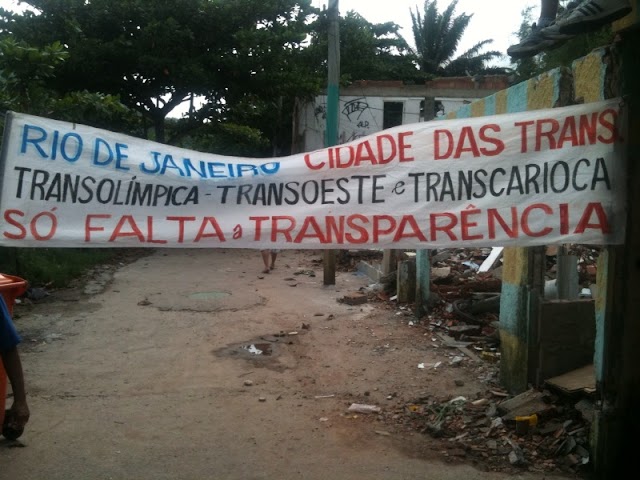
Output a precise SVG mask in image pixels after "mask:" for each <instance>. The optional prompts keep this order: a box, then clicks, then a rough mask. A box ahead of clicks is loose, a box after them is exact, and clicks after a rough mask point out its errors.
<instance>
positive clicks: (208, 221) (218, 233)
mask: <svg viewBox="0 0 640 480" xmlns="http://www.w3.org/2000/svg"><path fill="white" fill-rule="evenodd" d="M208 226H211V227H212V228H213V232H210V233H205V231H206V229H207V227H208ZM203 238H219V239H220V241H221V242H224V241H226V239H225V237H224V233H222V229H221V228H220V225H218V221H217V220H216V219H215V217H204V218H203V219H202V223H201V224H200V230H198V234H197V235H196V238H195V239H194V240H193V241H194V242H199V241H200V240H202V239H203Z"/></svg>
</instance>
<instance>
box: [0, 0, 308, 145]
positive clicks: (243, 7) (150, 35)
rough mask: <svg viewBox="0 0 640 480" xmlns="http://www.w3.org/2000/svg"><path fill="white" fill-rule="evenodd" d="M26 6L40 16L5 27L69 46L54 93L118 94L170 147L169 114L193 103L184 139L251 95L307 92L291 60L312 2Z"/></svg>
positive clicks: (74, 1) (44, 0)
mask: <svg viewBox="0 0 640 480" xmlns="http://www.w3.org/2000/svg"><path fill="white" fill-rule="evenodd" d="M24 3H26V4H28V5H30V6H31V7H33V8H34V9H35V11H36V13H33V12H30V11H25V12H24V13H22V14H14V15H8V14H7V13H6V12H5V14H4V15H3V21H2V23H1V24H0V28H2V30H3V31H5V32H9V33H12V34H13V35H15V36H16V37H17V38H19V39H23V40H26V41H28V42H29V43H31V44H33V45H35V46H42V45H45V44H48V43H51V42H53V41H59V42H61V43H63V44H65V45H67V47H68V51H69V53H70V56H69V60H68V61H67V62H66V63H65V65H64V67H63V69H62V71H61V73H60V75H59V76H57V77H56V86H57V88H58V89H60V90H61V91H62V90H64V91H82V90H85V89H86V90H88V91H91V92H103V93H107V94H114V95H118V96H119V97H120V98H121V99H122V102H123V103H124V104H125V105H127V106H128V107H130V108H132V109H134V110H137V111H138V112H140V113H141V114H142V115H143V116H144V117H145V118H146V119H147V121H149V122H150V123H151V124H152V125H153V127H154V139H155V140H157V141H161V142H162V141H165V118H166V117H167V115H168V114H169V113H170V112H171V111H172V110H173V109H174V108H175V107H176V106H178V105H180V104H181V103H183V102H185V101H188V100H189V99H190V98H192V97H193V96H202V97H204V98H205V99H206V102H207V104H206V105H205V107H204V108H202V109H199V110H197V111H195V110H194V111H192V112H191V114H190V115H189V116H188V118H187V119H186V121H185V122H183V125H181V128H180V129H178V133H179V134H180V135H184V134H185V132H186V130H188V127H193V128H195V127H198V126H199V125H201V124H202V122H204V121H209V122H224V121H227V120H228V119H229V117H230V116H233V115H234V113H233V110H234V108H235V107H236V106H237V105H242V104H243V103H246V98H247V96H248V97H249V98H255V97H259V98H272V99H273V98H278V97H279V96H284V95H286V94H289V93H290V92H291V91H295V90H292V88H291V87H292V86H295V87H299V86H300V84H302V85H303V86H308V85H307V83H308V82H307V81H306V80H305V79H306V78H307V75H306V74H305V72H304V71H302V70H301V69H300V68H297V65H296V63H295V59H296V56H297V53H299V52H300V50H301V49H302V43H303V42H304V40H305V38H306V36H307V32H308V28H309V27H308V25H307V24H306V23H305V21H306V19H307V17H308V15H309V14H310V13H311V12H312V11H313V10H312V8H311V6H310V1H309V0H302V1H294V0H91V1H85V0H24ZM301 79H303V80H302V81H301ZM268 125H270V124H268Z"/></svg>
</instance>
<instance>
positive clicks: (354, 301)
mask: <svg viewBox="0 0 640 480" xmlns="http://www.w3.org/2000/svg"><path fill="white" fill-rule="evenodd" d="M342 303H346V304H347V305H362V304H363V303H367V296H366V295H365V294H364V293H361V292H353V293H348V294H346V295H345V296H344V297H342Z"/></svg>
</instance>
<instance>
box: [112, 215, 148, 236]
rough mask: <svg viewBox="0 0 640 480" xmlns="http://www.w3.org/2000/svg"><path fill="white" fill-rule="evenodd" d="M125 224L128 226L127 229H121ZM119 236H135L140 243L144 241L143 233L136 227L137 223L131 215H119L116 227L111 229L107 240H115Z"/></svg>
mask: <svg viewBox="0 0 640 480" xmlns="http://www.w3.org/2000/svg"><path fill="white" fill-rule="evenodd" d="M125 224H126V225H128V226H129V228H130V230H129V231H123V229H124V227H125ZM120 237H125V238H126V237H136V238H137V239H138V241H139V242H140V243H144V242H145V237H144V234H143V233H142V231H141V230H140V229H139V228H138V224H137V223H136V221H135V220H134V219H133V216H131V215H123V216H122V217H120V220H119V221H118V224H117V225H116V228H114V229H113V233H112V234H111V237H110V238H109V241H110V242H115V241H116V240H117V239H118V238H120Z"/></svg>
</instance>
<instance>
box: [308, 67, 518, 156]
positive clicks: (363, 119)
mask: <svg viewBox="0 0 640 480" xmlns="http://www.w3.org/2000/svg"><path fill="white" fill-rule="evenodd" d="M506 86H507V79H506V77H505V76H486V77H485V76H480V77H476V78H475V80H474V78H472V77H462V78H458V77H454V78H449V79H437V80H434V81H432V82H428V83H427V84H425V85H404V84H403V83H402V82H395V81H393V82H373V81H358V82H354V83H352V84H351V85H350V86H348V87H342V88H341V89H340V106H339V108H338V113H339V120H338V123H339V127H338V143H340V144H342V143H347V142H350V141H352V140H356V139H358V138H362V137H366V136H367V135H372V134H374V133H376V132H379V131H381V130H382V129H383V125H384V123H383V114H384V104H385V102H400V103H402V104H403V117H402V124H410V123H418V122H421V121H424V116H423V115H421V113H420V104H421V102H423V101H424V99H425V97H430V98H435V99H436V100H437V101H439V102H440V103H441V104H442V106H443V107H444V112H443V116H444V115H446V114H447V113H449V112H454V111H456V110H457V109H459V108H460V107H462V106H463V105H466V104H469V103H471V102H472V101H474V100H477V99H479V98H483V97H486V96H487V95H491V94H493V93H495V92H496V91H497V90H499V89H501V88H505V87H506ZM326 111H327V96H326V95H319V96H317V97H316V98H315V99H314V101H313V102H310V103H307V104H305V105H304V106H302V108H301V109H300V112H299V114H298V119H297V125H296V131H297V135H298V137H299V138H298V139H296V142H299V143H301V144H302V149H303V151H311V150H318V149H321V148H324V147H325V134H326ZM428 118H430V116H428ZM300 137H301V138H300Z"/></svg>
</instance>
